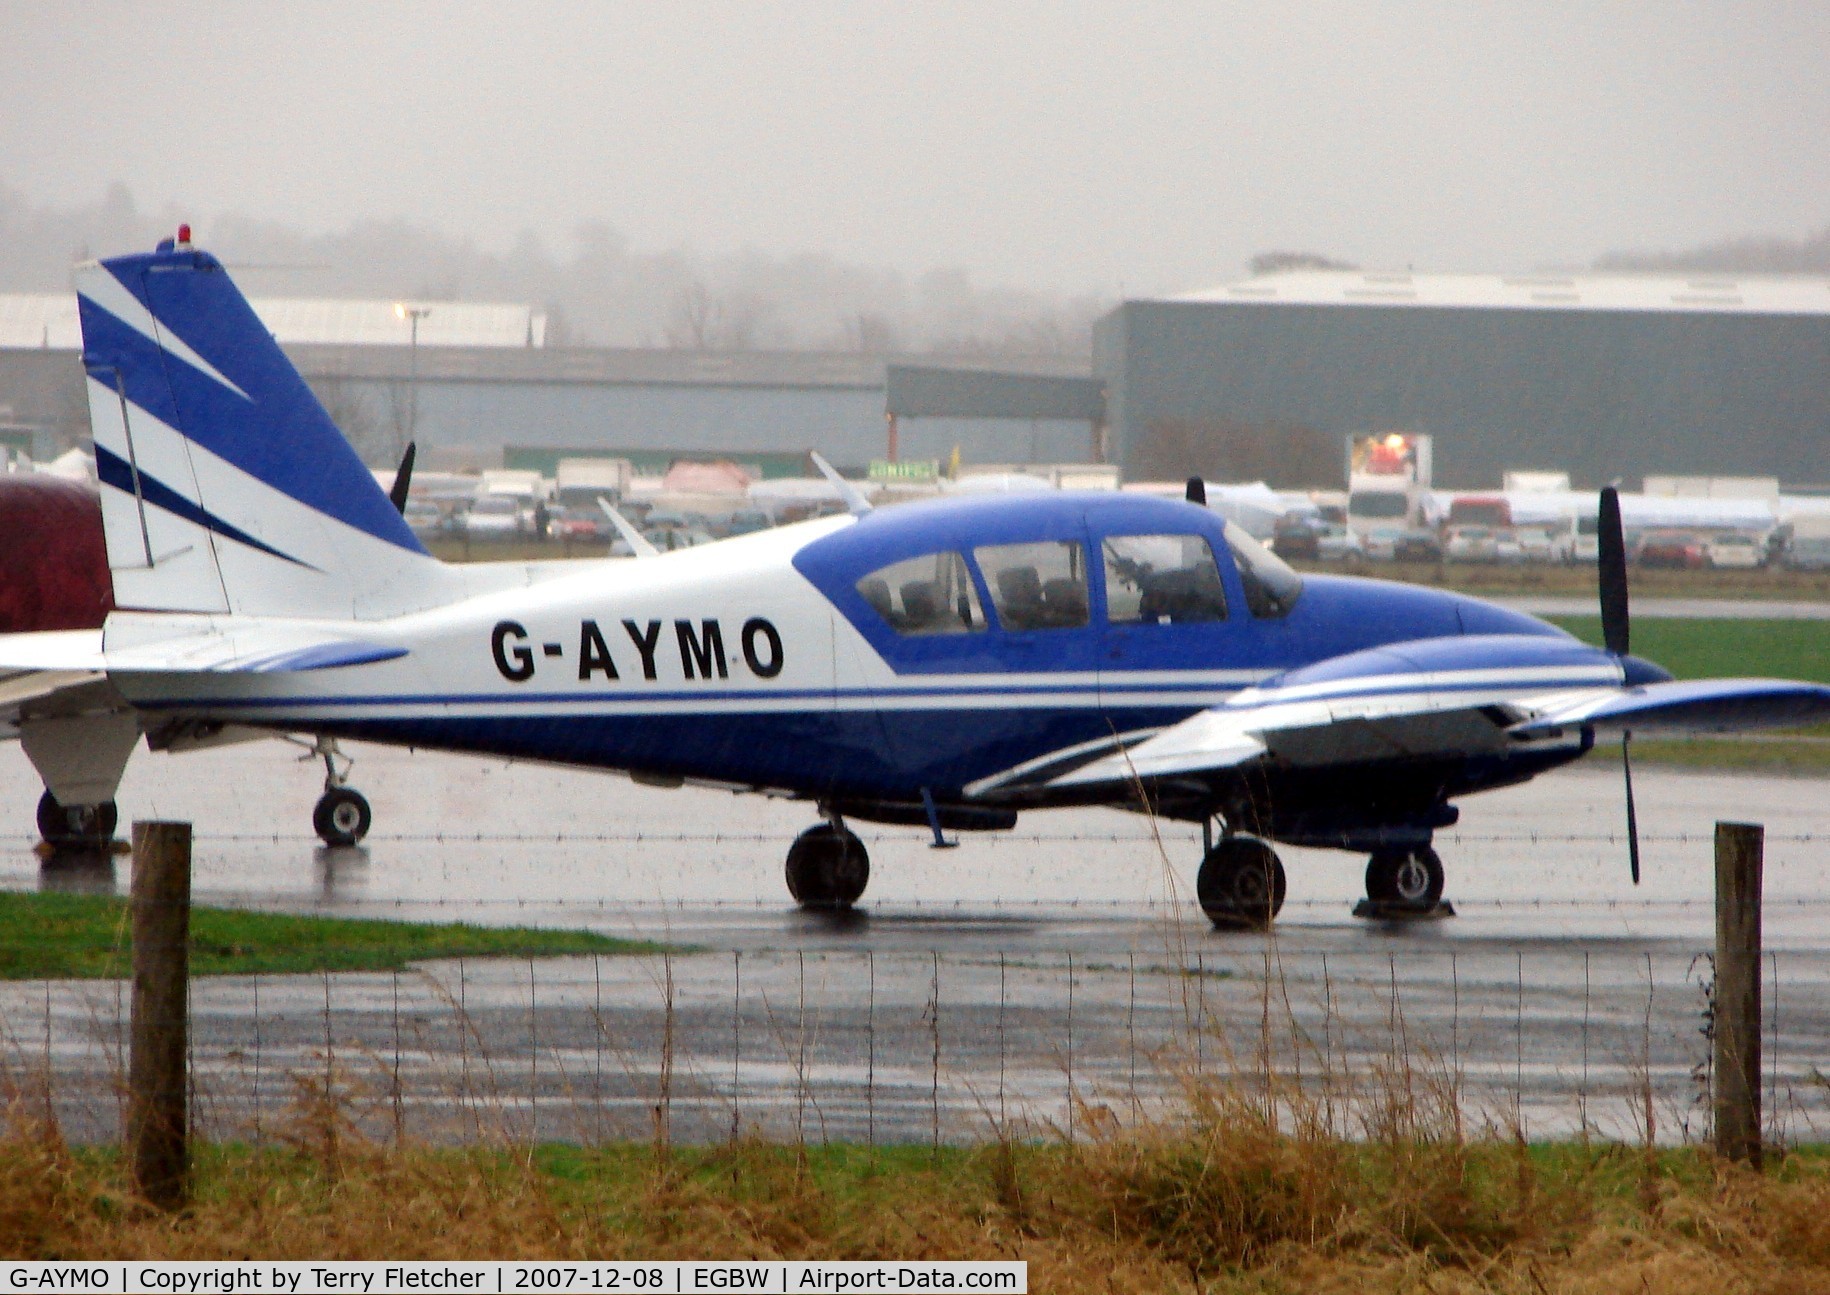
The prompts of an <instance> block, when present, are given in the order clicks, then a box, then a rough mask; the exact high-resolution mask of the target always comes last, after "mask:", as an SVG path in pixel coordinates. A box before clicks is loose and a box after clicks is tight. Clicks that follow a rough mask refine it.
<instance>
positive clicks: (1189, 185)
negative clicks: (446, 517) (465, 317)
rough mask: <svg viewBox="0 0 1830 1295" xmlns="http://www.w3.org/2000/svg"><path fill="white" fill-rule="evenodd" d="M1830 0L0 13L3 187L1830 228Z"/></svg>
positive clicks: (1461, 224)
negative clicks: (1829, 0) (112, 185)
mask: <svg viewBox="0 0 1830 1295" xmlns="http://www.w3.org/2000/svg"><path fill="white" fill-rule="evenodd" d="M1827 54H1830V7H1826V6H1822V5H1817V4H1802V3H1801V4H1794V5H1783V4H1770V3H1752V2H1742V3H1735V4H1719V5H1708V4H1701V3H1696V4H1691V3H1684V4H1678V3H1656V4H1655V3H1631V4H1618V5H1580V6H1578V5H1572V4H1565V3H1554V4H1549V3H1547V4H1542V5H1489V4H1466V5H1447V4H1397V3H1369V2H1368V0H1353V2H1350V3H1340V4H1286V3H1275V4H1272V3H1265V4H1257V5H1219V4H1200V5H1194V4H1160V5H1152V4H1142V3H1124V4H1097V5H1095V4H1075V3H1060V2H1056V3H1040V4H1010V3H1005V4H968V3H952V2H950V0H920V2H919V3H915V4H895V5H891V4H887V3H878V4H854V5H840V4H818V3H797V4H776V5H760V4H755V5H752V4H736V3H720V4H701V3H681V2H679V0H670V2H669V3H665V4H653V5H624V4H584V3H578V4H565V5H558V4H548V5H537V4H531V3H500V2H497V3H487V4H464V5H460V4H441V5H438V6H431V5H423V6H422V5H388V4H379V3H376V2H375V0H354V2H351V3H323V4H310V5H304V4H299V5H286V6H281V5H278V4H267V3H253V2H252V0H249V2H247V3H215V2H213V0H187V2H186V3H184V4H179V5H158V6H152V5H146V4H125V3H105V2H101V0H85V2H84V3H82V4H80V5H74V4H46V3H28V2H24V0H0V182H3V183H6V184H8V185H11V186H13V187H15V188H17V189H19V190H21V191H23V193H24V194H25V195H26V196H27V197H28V198H30V199H31V200H32V201H34V202H37V203H41V204H51V205H60V206H68V205H75V204H78V203H92V202H94V201H95V200H96V199H97V198H98V197H99V195H100V194H101V192H102V191H103V189H104V188H105V186H106V185H107V184H108V183H109V182H110V181H113V180H121V181H124V182H125V183H126V184H127V185H128V186H129V187H130V189H131V190H132V192H133V194H134V196H135V198H136V199H137V200H138V202H139V204H140V205H141V206H142V207H143V208H154V209H157V208H159V207H161V206H163V205H164V204H165V203H167V202H176V203H179V204H181V205H182V206H183V207H184V208H185V209H186V210H188V211H192V212H194V213H196V219H197V222H198V225H199V228H200V232H202V233H205V234H207V230H208V222H209V219H210V217H211V216H212V215H214V214H216V213H221V212H228V211H233V212H238V213H241V214H246V215H251V216H257V217H266V218H271V219H276V220H283V221H287V222H289V223H292V224H295V225H297V226H299V227H301V228H303V229H307V230H311V231H328V230H333V229H337V228H340V227H342V226H345V225H347V224H349V223H350V222H352V221H355V220H357V219H360V218H363V217H401V218H405V219H407V220H410V221H413V222H417V223H424V224H430V225H433V226H436V227H439V228H442V229H445V230H447V231H452V232H458V233H469V234H471V235H473V236H474V237H475V238H476V239H477V240H478V241H479V243H481V244H482V245H484V246H485V247H492V248H505V247H506V246H507V245H508V244H509V243H510V241H511V240H512V239H513V238H514V237H515V235H516V234H517V233H519V232H520V231H523V230H530V229H531V230H533V231H535V232H536V233H538V234H539V235H541V236H542V237H543V238H545V239H547V240H548V241H549V242H550V243H551V244H553V245H554V246H555V248H556V249H563V248H564V247H565V246H566V240H567V235H568V232H569V231H570V230H571V229H573V228H574V227H576V226H577V225H578V224H580V223H581V222H585V221H603V222H607V223H609V224H611V225H613V226H615V227H617V228H618V229H620V230H621V231H623V232H624V233H625V234H626V235H627V236H628V237H629V238H630V240H631V241H632V242H633V243H634V244H635V245H636V246H638V247H645V248H665V247H673V246H678V245H691V246H693V247H696V248H698V249H700V250H703V251H706V252H714V253H715V252H722V251H728V250H731V249H736V248H740V247H746V246H748V247H754V248H758V249H761V250H764V251H767V252H770V253H785V252H793V251H800V250H806V251H825V252H831V253H833V254H835V255H838V256H840V257H843V258H847V259H849V260H854V261H860V262H865V263H869V264H877V265H882V266H885V267H891V268H895V269H898V270H902V271H905V272H910V273H916V272H920V271H923V270H926V269H929V268H934V267H949V268H950V267H962V268H965V269H968V270H970V271H971V272H972V273H973V274H974V276H975V277H977V278H979V279H981V280H982V281H988V282H1007V283H1012V284H1022V285H1029V286H1034V287H1038V288H1047V289H1054V290H1065V291H1083V290H1092V291H1096V292H1100V293H1102V294H1103V293H1113V292H1116V291H1117V290H1118V289H1119V288H1120V287H1121V285H1122V286H1123V287H1124V288H1125V289H1126V290H1128V291H1130V292H1132V293H1137V292H1142V291H1168V290H1175V289H1181V288H1193V287H1200V286H1204V285H1207V284H1210V283H1215V282H1220V281H1223V280H1226V279H1229V278H1233V277H1235V276H1236V275H1237V274H1238V273H1239V272H1240V269H1241V267H1242V264H1243V262H1244V261H1245V259H1246V258H1247V257H1249V256H1250V255H1251V254H1252V253H1253V252H1255V251H1260V250H1264V249H1268V248H1305V249H1313V250H1319V251H1325V252H1330V253H1333V254H1335V255H1338V256H1343V257H1348V258H1351V259H1354V260H1358V261H1361V262H1364V263H1367V264H1371V265H1380V266H1403V265H1406V264H1414V265H1415V266H1416V267H1417V268H1418V269H1425V268H1430V269H1495V270H1512V269H1523V268H1529V267H1533V266H1537V265H1542V264H1546V263H1562V264H1571V263H1582V262H1586V261H1588V260H1589V259H1591V258H1592V257H1594V256H1595V255H1596V254H1598V253H1600V252H1602V251H1605V250H1608V249H1613V248H1622V247H1639V248H1646V247H1680V246H1687V245H1691V244H1695V243H1699V242H1705V241H1710V240H1714V239H1719V238H1723V237H1730V236H1736V235H1742V234H1756V233H1763V234H1780V235H1789V236H1797V235H1801V234H1804V233H1806V232H1809V231H1811V230H1814V229H1818V228H1821V227H1823V226H1824V225H1825V224H1826V223H1830V150H1827V149H1826V148H1825V146H1824V142H1825V140H1826V138H1830V75H1826V72H1825V68H1826V66H1827V61H1826V55H1827Z"/></svg>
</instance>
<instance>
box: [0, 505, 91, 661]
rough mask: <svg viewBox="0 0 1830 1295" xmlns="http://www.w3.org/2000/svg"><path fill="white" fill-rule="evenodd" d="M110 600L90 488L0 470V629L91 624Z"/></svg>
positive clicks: (1, 631) (0, 631)
mask: <svg viewBox="0 0 1830 1295" xmlns="http://www.w3.org/2000/svg"><path fill="white" fill-rule="evenodd" d="M113 606H114V585H113V582H112V581H111V580H110V579H109V576H108V555H107V552H106V550H105V549H104V548H103V546H102V508H101V502H100V500H99V499H98V498H97V496H96V493H95V491H94V490H92V489H90V488H88V487H86V486H81V485H78V484H76V483H75V482H71V481H63V480H60V479H58V478H56V477H47V476H39V475H35V474H23V475H8V476H0V634H22V633H28V632H32V631H37V630H76V629H94V628H96V627H97V626H99V625H100V624H101V623H102V619H103V618H104V617H105V616H107V615H108V612H109V609H110V608H112V607H113Z"/></svg>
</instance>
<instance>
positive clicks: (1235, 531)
mask: <svg viewBox="0 0 1830 1295" xmlns="http://www.w3.org/2000/svg"><path fill="white" fill-rule="evenodd" d="M1226 545H1227V547H1228V548H1230V549H1231V550H1232V551H1233V561H1234V563H1235V564H1236V565H1237V566H1238V568H1239V580H1240V583H1241V584H1243V585H1244V586H1245V605H1246V607H1247V609H1248V610H1250V611H1251V613H1252V615H1253V616H1255V617H1257V618H1259V619H1260V620H1264V619H1275V618H1277V617H1280V616H1288V615H1289V614H1290V609H1291V608H1292V607H1294V606H1296V600H1297V598H1299V597H1300V596H1301V595H1302V592H1303V578H1302V577H1301V576H1299V575H1297V574H1296V572H1294V571H1292V570H1291V569H1290V568H1289V567H1288V566H1287V565H1286V564H1285V563H1284V560H1283V559H1282V558H1280V557H1278V556H1277V555H1276V554H1275V553H1273V552H1271V550H1270V549H1267V548H1266V547H1265V546H1264V545H1262V544H1260V543H1259V542H1258V541H1257V540H1255V539H1253V538H1252V537H1251V535H1250V534H1249V533H1248V532H1247V531H1246V530H1245V529H1244V528H1243V527H1241V526H1240V525H1239V524H1238V523H1236V522H1228V523H1227V524H1226Z"/></svg>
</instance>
